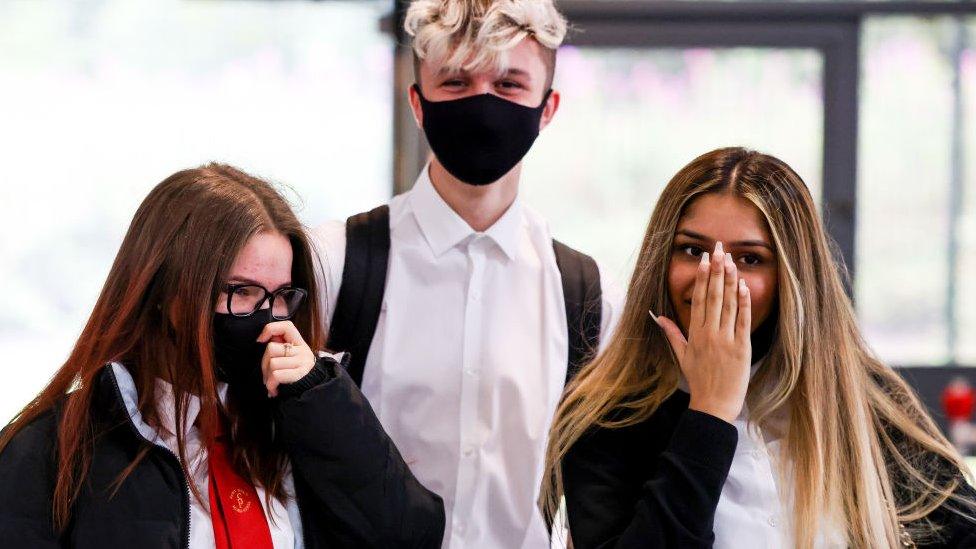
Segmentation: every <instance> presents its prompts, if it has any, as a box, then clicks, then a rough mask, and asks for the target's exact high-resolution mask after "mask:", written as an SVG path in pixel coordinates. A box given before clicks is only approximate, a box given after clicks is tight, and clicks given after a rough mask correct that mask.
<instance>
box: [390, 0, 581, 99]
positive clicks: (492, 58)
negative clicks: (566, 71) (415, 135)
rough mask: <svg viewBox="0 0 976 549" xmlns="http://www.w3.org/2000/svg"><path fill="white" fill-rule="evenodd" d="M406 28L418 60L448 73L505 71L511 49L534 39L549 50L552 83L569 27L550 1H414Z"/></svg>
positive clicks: (549, 71)
mask: <svg viewBox="0 0 976 549" xmlns="http://www.w3.org/2000/svg"><path fill="white" fill-rule="evenodd" d="M403 27H404V30H405V31H406V32H407V34H408V35H409V36H411V37H412V39H413V51H414V54H415V55H416V59H417V60H418V62H419V60H425V61H427V62H428V63H431V64H433V65H436V66H438V67H441V68H442V69H444V70H446V71H448V72H460V71H462V70H464V71H469V72H474V71H483V70H495V71H497V72H504V71H505V70H506V69H507V67H508V52H509V51H510V50H511V49H512V48H514V47H515V46H516V45H518V44H519V43H520V42H522V40H524V39H525V38H529V37H531V38H533V39H534V40H535V41H536V42H538V43H539V44H540V45H541V46H542V47H543V48H545V49H546V50H548V52H549V54H550V55H549V56H548V59H547V63H546V64H547V69H548V75H547V79H548V81H549V83H550V84H551V82H552V73H553V70H554V66H555V51H556V49H557V48H559V45H560V44H562V42H563V39H564V38H565V37H566V28H567V25H566V19H565V18H564V17H563V16H562V14H560V13H559V11H558V10H557V9H556V6H555V5H554V4H553V1H552V0H414V1H413V2H411V3H410V7H409V8H408V9H407V14H406V17H405V19H404V22H403Z"/></svg>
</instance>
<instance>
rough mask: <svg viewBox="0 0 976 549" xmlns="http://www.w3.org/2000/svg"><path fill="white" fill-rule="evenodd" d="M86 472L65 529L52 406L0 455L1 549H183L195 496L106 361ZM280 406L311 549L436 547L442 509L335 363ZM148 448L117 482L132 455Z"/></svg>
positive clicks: (288, 393) (324, 364)
mask: <svg viewBox="0 0 976 549" xmlns="http://www.w3.org/2000/svg"><path fill="white" fill-rule="evenodd" d="M97 380H98V386H97V388H96V392H95V395H94V403H93V407H92V410H93V415H94V420H95V432H96V433H97V437H96V440H95V443H94V454H93V458H92V463H91V469H90V470H89V472H88V474H87V476H86V477H85V479H84V481H83V484H82V486H81V492H80V493H79V495H78V499H77V501H76V503H75V504H74V506H73V508H72V512H71V521H70V523H69V525H68V527H67V528H66V530H65V532H63V533H62V534H60V535H58V534H57V533H55V532H54V531H53V528H52V519H51V501H52V494H53V490H54V479H55V473H56V465H57V461H56V459H55V450H56V445H55V440H56V431H57V421H58V413H57V412H56V411H51V412H48V413H47V414H45V415H43V416H41V417H39V418H38V419H37V420H35V421H33V422H32V423H30V424H29V425H28V426H26V427H25V428H24V429H23V430H21V431H20V432H19V433H17V435H16V436H15V437H14V438H13V439H12V440H11V442H10V444H8V445H7V447H6V448H5V449H4V450H3V452H2V453H0V546H2V547H4V548H11V549H13V548H25V549H27V548H30V549H43V548H55V547H79V548H80V547H92V548H109V549H123V548H128V547H137V548H139V549H149V548H157V547H160V548H162V547H166V548H174V549H176V548H181V547H186V546H187V545H188V543H189V528H190V524H189V521H190V501H189V497H190V492H189V489H188V487H187V481H186V478H185V477H184V475H183V472H182V469H181V468H180V465H179V462H178V460H177V458H176V456H175V455H174V454H173V453H172V452H170V451H168V450H167V449H165V448H162V447H160V446H157V445H154V444H152V443H150V442H149V441H147V440H146V439H145V438H143V437H142V436H141V435H140V434H139V432H138V431H137V430H136V428H135V425H134V424H133V423H132V420H131V418H130V417H129V414H128V412H127V411H126V408H125V404H124V403H123V401H122V396H121V393H120V391H119V386H118V381H117V380H116V378H115V374H114V373H113V372H112V369H111V367H108V366H107V367H105V368H104V369H103V370H102V371H101V373H100V374H99V376H98V377H97ZM278 413H279V414H280V418H281V420H282V421H279V422H278V425H279V428H280V429H282V439H283V440H284V442H285V445H286V448H287V451H288V455H289V457H290V459H291V464H292V471H293V475H294V480H295V492H296V498H297V503H298V507H299V510H300V512H301V517H302V529H303V539H304V543H305V547H307V548H309V549H313V548H324V547H384V548H385V547H439V546H440V543H441V538H442V536H443V530H444V507H443V503H442V501H441V499H440V497H438V496H437V495H435V494H433V493H432V492H430V491H428V490H427V489H425V488H424V487H423V486H421V485H420V483H419V482H418V481H417V479H416V478H414V476H413V475H412V474H411V473H410V470H409V469H408V468H407V466H406V464H405V463H404V462H403V459H402V458H401V457H400V453H399V452H398V451H397V449H396V447H395V446H394V445H393V442H392V441H391V440H390V439H389V437H387V435H386V433H385V432H384V431H383V428H382V427H381V426H380V423H379V421H378V420H377V419H376V416H375V415H374V414H373V410H372V408H370V406H369V404H368V403H367V402H366V400H365V398H364V397H363V396H362V393H360V392H359V390H358V389H357V388H356V386H355V384H353V382H352V380H350V379H349V376H348V375H347V374H346V373H345V371H344V369H343V368H342V367H339V366H338V365H337V364H336V362H335V361H334V360H332V359H331V358H322V359H319V361H318V362H317V363H316V365H315V368H313V370H312V371H311V372H310V373H309V374H308V375H307V376H305V377H304V378H302V379H301V380H299V381H297V382H295V383H292V384H289V385H283V386H281V388H280V389H279V404H278ZM146 447H149V448H150V450H149V453H148V455H147V456H146V458H145V459H143V460H142V461H141V462H140V463H139V465H138V466H137V467H136V468H135V470H134V471H132V473H131V475H130V476H129V477H128V478H127V479H126V481H125V482H124V483H123V484H122V486H121V487H120V488H119V490H118V492H117V493H116V494H115V495H114V496H111V495H110V486H111V485H112V483H113V481H114V480H115V479H116V478H117V477H118V475H119V473H120V472H121V471H122V470H123V469H124V468H125V467H126V466H128V465H129V464H130V463H131V462H132V459H133V457H134V456H135V455H136V453H137V452H138V451H139V450H140V449H142V448H146Z"/></svg>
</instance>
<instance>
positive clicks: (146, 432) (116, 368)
mask: <svg viewBox="0 0 976 549" xmlns="http://www.w3.org/2000/svg"><path fill="white" fill-rule="evenodd" d="M112 370H113V372H114V373H115V378H116V380H117V381H118V383H119V390H120V392H121V393H122V400H123V401H124V402H125V407H126V410H127V411H128V412H129V417H131V418H132V423H133V424H134V425H135V427H136V429H137V430H138V431H139V433H140V434H141V435H142V436H143V437H144V438H145V439H146V440H149V441H150V442H153V443H154V444H157V445H159V446H162V447H163V448H166V449H168V450H169V451H171V452H173V454H174V455H176V456H177V457H179V450H178V449H177V445H176V435H175V434H173V433H175V432H176V419H175V411H176V404H175V397H174V396H173V386H172V385H170V384H169V383H167V382H165V381H163V380H161V379H157V380H156V395H155V396H156V401H157V410H159V416H160V417H159V421H160V424H161V428H160V429H154V428H153V427H151V426H150V425H149V424H147V423H146V422H145V421H144V420H143V418H142V414H141V413H140V412H139V407H138V405H137V403H138V402H139V395H138V394H137V392H136V386H135V382H134V381H133V379H132V375H131V374H129V371H128V370H126V368H125V366H123V365H122V364H120V363H118V362H115V363H112ZM219 391H220V398H221V400H223V399H224V398H225V396H226V394H227V385H226V384H223V383H221V384H220V386H219ZM199 413H200V399H199V398H197V397H195V396H190V398H189V399H188V401H187V404H186V421H185V422H184V425H185V427H186V435H185V438H184V441H185V444H186V456H187V460H189V463H188V464H187V467H186V468H187V470H188V471H190V473H191V474H192V475H193V478H192V479H187V482H193V484H194V485H195V486H196V488H197V490H198V491H199V492H200V494H201V495H202V496H203V497H204V498H205V499H204V501H203V502H202V503H201V502H200V501H198V500H197V498H195V497H193V494H192V493H191V494H190V545H189V547H190V549H213V548H215V547H216V542H215V541H214V531H213V522H212V521H211V520H210V510H209V507H210V501H209V499H207V495H208V494H209V493H210V485H209V473H210V472H209V469H208V466H207V449H206V448H205V447H204V446H203V445H202V443H201V440H200V436H199V432H198V430H197V428H196V427H195V426H194V425H193V422H194V421H196V418H197V415H198V414H199ZM283 483H284V487H285V491H286V492H288V493H289V494H294V493H295V489H294V479H293V477H292V476H291V473H288V474H286V475H285V477H284V479H283ZM254 489H255V491H257V496H258V501H260V502H261V508H262V509H264V513H265V516H268V506H267V503H266V501H265V500H266V498H265V492H264V489H263V488H261V486H257V485H256V486H255V487H254ZM271 510H272V512H273V517H274V520H273V521H268V528H269V529H270V530H271V542H272V544H273V546H274V548H275V549H301V548H302V547H304V543H303V542H302V529H301V517H300V515H299V511H298V506H297V504H296V503H295V498H289V500H288V503H287V504H285V505H283V504H282V503H281V502H280V501H278V500H277V499H274V498H272V500H271Z"/></svg>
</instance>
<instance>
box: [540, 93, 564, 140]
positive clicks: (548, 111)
mask: <svg viewBox="0 0 976 549" xmlns="http://www.w3.org/2000/svg"><path fill="white" fill-rule="evenodd" d="M558 110H559V91H558V90H552V93H550V94H549V99H546V106H545V108H543V109H542V118H540V119H539V131H540V132H541V131H542V130H544V129H545V128H546V126H548V125H549V122H551V121H552V117H553V116H556V111H558Z"/></svg>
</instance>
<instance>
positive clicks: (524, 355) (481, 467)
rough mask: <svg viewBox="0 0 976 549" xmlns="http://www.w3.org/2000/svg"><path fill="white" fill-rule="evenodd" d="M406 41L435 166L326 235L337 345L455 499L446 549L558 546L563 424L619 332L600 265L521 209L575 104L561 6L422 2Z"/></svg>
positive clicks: (417, 464) (417, 458)
mask: <svg viewBox="0 0 976 549" xmlns="http://www.w3.org/2000/svg"><path fill="white" fill-rule="evenodd" d="M405 29H406V32H407V34H408V35H409V36H411V37H412V45H413V49H414V54H415V56H416V57H415V73H416V74H415V76H416V83H415V84H414V85H413V86H411V87H410V89H409V91H408V94H409V100H410V105H411V108H412V109H413V113H414V117H415V119H416V122H417V125H418V126H419V127H420V128H422V129H423V130H424V133H425V135H426V136H427V141H428V143H430V145H431V149H432V151H433V154H432V156H431V159H430V162H429V164H428V166H427V167H425V168H424V169H423V170H422V172H421V173H420V175H419V177H418V178H417V182H416V183H415V185H414V187H413V188H412V189H411V190H410V191H408V192H406V193H404V194H402V195H400V196H397V197H394V198H393V200H392V201H391V202H390V204H389V206H388V207H387V206H381V207H379V208H377V209H375V210H373V211H371V212H367V213H364V214H359V215H357V216H353V217H351V218H350V219H349V220H348V221H347V223H345V224H342V223H334V224H326V225H324V226H322V227H321V228H319V230H318V231H317V234H318V238H319V242H320V247H321V252H322V257H323V260H324V264H325V267H326V269H325V271H326V276H327V277H328V280H327V281H326V286H327V288H328V296H327V298H328V304H327V307H328V309H327V310H329V311H331V314H332V321H331V324H330V327H331V332H330V347H331V348H333V349H334V350H344V351H352V353H351V354H352V356H353V357H354V358H353V364H352V365H351V366H350V368H349V370H350V373H351V374H352V376H353V378H354V379H361V380H362V382H361V386H362V390H363V393H364V394H365V395H366V396H367V398H368V399H369V401H370V403H371V404H372V406H373V407H374V408H375V410H376V413H377V415H378V416H379V418H380V421H381V422H382V424H383V426H384V427H385V428H386V430H387V432H388V433H389V435H390V437H391V438H392V439H393V440H394V442H396V444H397V446H398V448H399V449H400V452H401V453H402V454H403V457H404V459H405V461H406V463H408V464H409V465H410V468H411V470H412V471H413V473H414V474H415V475H416V476H417V478H418V479H420V481H421V482H422V483H423V484H424V485H425V486H426V487H427V488H428V489H430V490H432V491H434V492H435V493H437V494H438V495H440V496H441V497H442V498H443V500H444V506H445V511H446V521H445V522H446V524H445V533H444V539H443V546H444V547H451V548H463V547H472V548H483V547H484V548H505V549H508V548H519V547H533V548H534V547H540V548H541V547H547V546H548V544H549V541H548V533H547V529H546V526H545V524H544V521H543V520H542V517H541V515H540V513H539V511H538V509H537V506H536V501H537V499H538V492H539V486H540V484H541V475H542V466H543V458H544V453H545V445H546V438H547V433H548V429H549V424H550V421H551V419H552V416H553V413H554V411H555V407H556V404H557V403H558V400H559V397H560V395H561V394H562V390H563V387H564V384H565V382H566V380H567V379H568V375H569V374H571V373H572V372H573V371H575V369H576V368H577V367H578V366H579V365H580V364H581V362H582V361H583V357H584V355H585V353H586V351H587V350H589V349H591V348H592V347H593V346H595V345H596V344H597V343H598V340H599V339H600V335H601V333H603V334H606V333H607V330H608V329H609V326H610V325H611V323H612V321H613V318H612V317H613V309H612V308H611V306H610V304H609V302H608V301H607V300H606V299H605V298H604V292H602V290H601V282H600V278H601V277H600V273H599V270H598V269H597V267H596V264H595V263H594V262H593V260H592V259H590V258H589V257H588V256H585V255H584V254H581V253H579V252H576V251H575V250H572V249H571V248H569V247H567V246H565V245H562V244H559V243H557V242H554V241H553V239H552V235H551V234H550V233H549V229H548V225H547V223H546V221H545V220H544V219H543V218H542V217H541V216H540V215H539V214H538V213H536V212H535V211H534V210H532V209H530V208H529V207H527V206H525V205H524V204H522V203H521V201H520V200H519V199H518V186H519V179H520V174H521V160H522V158H523V156H524V155H525V154H526V153H527V152H528V150H529V149H530V148H531V146H532V143H533V142H534V140H535V139H536V137H537V135H538V133H539V132H540V131H541V130H542V129H543V128H545V127H546V125H548V124H549V122H550V121H551V120H552V118H553V116H554V115H555V114H556V111H557V110H558V108H559V101H560V96H559V92H557V91H555V90H553V89H552V80H553V73H554V70H555V62H556V49H557V48H558V47H559V45H560V44H561V43H562V40H563V38H564V36H565V34H566V21H565V19H564V18H563V16H562V15H560V13H559V12H558V11H557V10H556V8H555V6H554V5H553V3H552V1H551V0H494V1H491V0H414V1H413V2H412V3H411V4H410V7H409V9H408V11H407V13H406V17H405ZM387 236H388V238H389V240H385V238H386V237H387ZM357 359H358V363H357V362H356V361H357Z"/></svg>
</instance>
